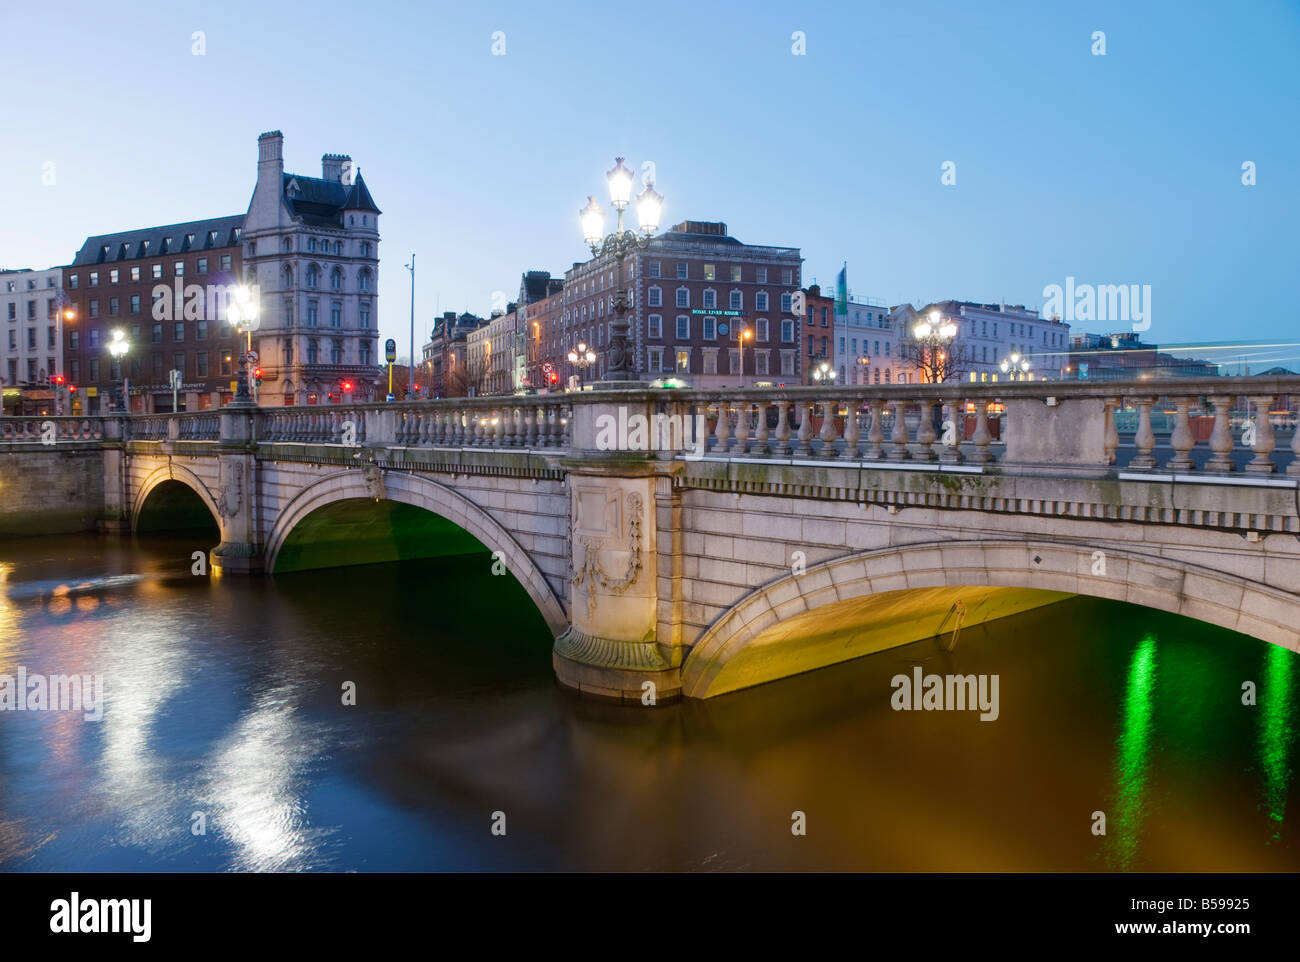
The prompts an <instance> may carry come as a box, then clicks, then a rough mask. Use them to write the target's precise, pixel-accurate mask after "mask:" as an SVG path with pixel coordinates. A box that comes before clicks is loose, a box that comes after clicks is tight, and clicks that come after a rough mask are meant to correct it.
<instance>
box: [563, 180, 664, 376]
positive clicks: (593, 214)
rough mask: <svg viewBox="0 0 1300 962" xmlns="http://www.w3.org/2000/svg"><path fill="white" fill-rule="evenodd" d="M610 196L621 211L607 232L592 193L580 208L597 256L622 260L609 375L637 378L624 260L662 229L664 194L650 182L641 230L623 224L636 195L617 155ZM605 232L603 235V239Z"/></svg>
mask: <svg viewBox="0 0 1300 962" xmlns="http://www.w3.org/2000/svg"><path fill="white" fill-rule="evenodd" d="M606 179H607V180H608V181H609V200H610V203H611V204H613V205H614V209H615V210H616V211H618V224H617V226H616V227H615V229H614V233H612V234H608V235H605V234H604V231H605V212H604V211H603V210H601V209H600V206H599V205H598V204H597V203H596V198H595V197H591V196H588V197H587V206H586V207H584V208H583V209H582V210H580V211H579V212H578V214H579V216H580V217H581V219H582V236H583V239H584V240H585V241H586V242H587V244H588V246H589V247H590V248H591V253H592V255H593V256H596V257H603V256H604V255H606V254H609V255H612V256H613V258H614V260H615V262H616V263H617V264H618V283H617V285H616V286H615V288H614V321H613V324H611V326H610V337H609V366H608V367H607V368H606V370H605V376H606V378H607V379H609V380H611V381H630V380H634V379H635V378H636V371H635V362H634V360H633V358H632V357H631V352H630V351H629V348H628V343H627V334H628V320H627V291H626V290H625V289H624V286H623V285H624V279H623V261H624V259H625V258H626V257H627V255H628V254H630V253H632V251H634V250H644V249H645V248H646V247H648V246H650V237H651V235H652V234H654V232H655V231H656V230H658V229H659V214H660V212H661V210H662V209H663V201H664V199H663V196H662V195H660V194H659V193H658V192H657V191H656V190H655V189H654V185H653V184H646V187H645V190H643V191H641V193H640V194H638V195H637V198H636V214H637V220H638V222H639V223H640V230H639V231H634V230H631V229H626V230H625V229H624V228H623V211H624V209H625V208H626V207H627V205H628V201H629V200H630V199H631V197H632V180H633V175H632V171H631V170H630V169H629V168H628V167H626V166H625V165H624V164H623V158H622V157H615V158H614V168H613V170H611V171H610V172H609V173H608V174H607V175H606ZM602 235H604V236H603V239H602Z"/></svg>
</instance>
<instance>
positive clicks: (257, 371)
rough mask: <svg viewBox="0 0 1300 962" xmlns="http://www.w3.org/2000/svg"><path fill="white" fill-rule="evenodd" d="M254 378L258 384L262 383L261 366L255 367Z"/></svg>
mask: <svg viewBox="0 0 1300 962" xmlns="http://www.w3.org/2000/svg"><path fill="white" fill-rule="evenodd" d="M253 378H254V379H255V380H256V381H257V383H258V384H261V383H262V369H261V368H260V367H255V368H253Z"/></svg>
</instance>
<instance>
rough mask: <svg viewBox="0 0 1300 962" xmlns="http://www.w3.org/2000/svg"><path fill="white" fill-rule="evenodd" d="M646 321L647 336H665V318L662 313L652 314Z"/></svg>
mask: <svg viewBox="0 0 1300 962" xmlns="http://www.w3.org/2000/svg"><path fill="white" fill-rule="evenodd" d="M646 323H647V331H646V336H647V337H653V338H656V339H658V338H661V337H663V336H664V319H663V315H662V314H651V315H650V317H649V318H648V319H647V322H646Z"/></svg>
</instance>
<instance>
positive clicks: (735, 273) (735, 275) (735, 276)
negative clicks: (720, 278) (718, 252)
mask: <svg viewBox="0 0 1300 962" xmlns="http://www.w3.org/2000/svg"><path fill="white" fill-rule="evenodd" d="M731 279H732V281H733V282H735V283H740V265H739V264H733V265H732V266H731Z"/></svg>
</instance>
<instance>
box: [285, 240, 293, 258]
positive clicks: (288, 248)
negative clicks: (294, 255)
mask: <svg viewBox="0 0 1300 962" xmlns="http://www.w3.org/2000/svg"><path fill="white" fill-rule="evenodd" d="M283 246H284V252H285V253H286V254H287V253H289V252H290V251H291V250H293V241H291V240H289V238H287V237H286V238H285V239H284V245H283Z"/></svg>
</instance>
